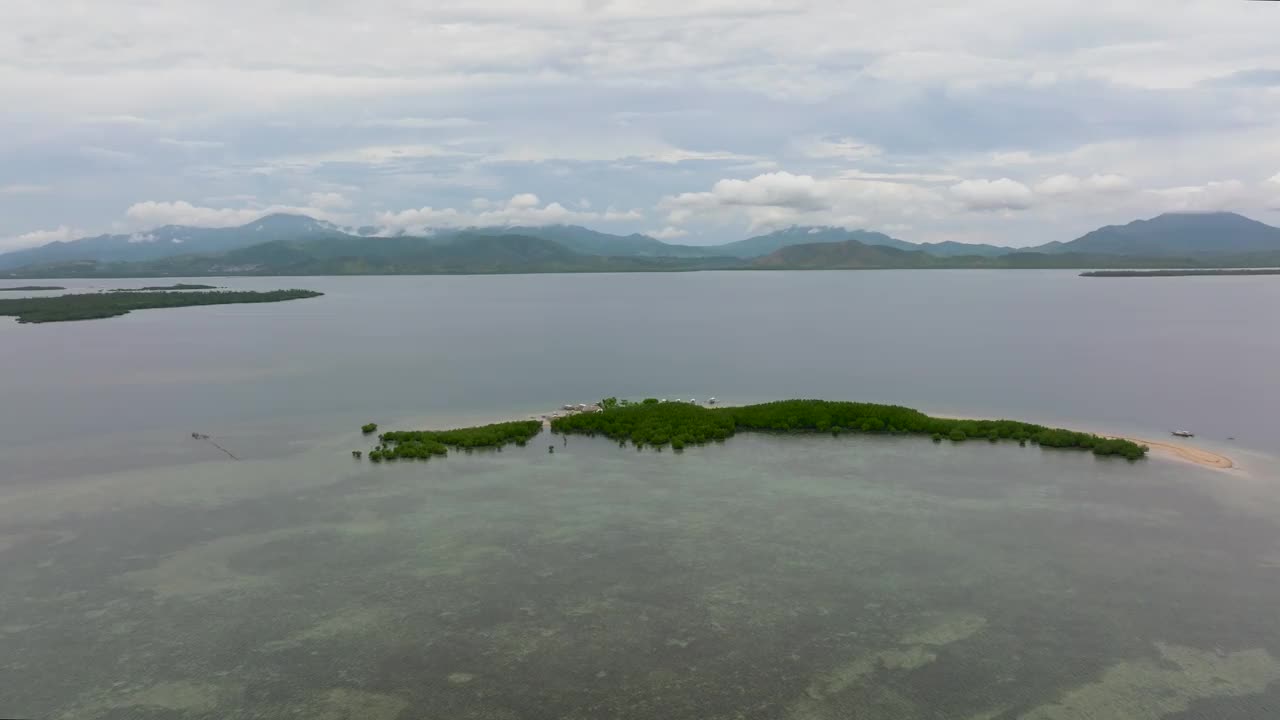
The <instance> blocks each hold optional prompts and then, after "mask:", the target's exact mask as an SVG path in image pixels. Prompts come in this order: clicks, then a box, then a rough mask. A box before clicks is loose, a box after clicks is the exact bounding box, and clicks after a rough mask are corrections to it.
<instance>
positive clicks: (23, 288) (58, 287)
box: [0, 285, 66, 292]
mask: <svg viewBox="0 0 1280 720" xmlns="http://www.w3.org/2000/svg"><path fill="white" fill-rule="evenodd" d="M40 290H66V288H64V287H62V286H61V285H22V286H19V287H0V292H37V291H40Z"/></svg>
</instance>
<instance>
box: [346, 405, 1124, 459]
mask: <svg viewBox="0 0 1280 720" xmlns="http://www.w3.org/2000/svg"><path fill="white" fill-rule="evenodd" d="M581 407H588V406H581ZM550 422H551V431H552V432H554V433H560V434H564V435H571V434H577V435H587V436H592V437H594V436H595V435H603V436H605V437H607V438H609V439H611V440H615V441H617V442H618V443H619V444H622V445H625V444H626V443H628V442H630V443H631V444H632V445H634V446H635V447H636V448H637V449H642V448H644V447H650V448H653V449H656V450H660V449H662V448H663V447H666V446H668V445H669V446H671V448H672V449H673V450H677V451H680V450H684V449H685V448H686V447H689V446H691V445H703V444H706V443H708V442H713V441H722V440H727V439H728V438H731V437H733V436H734V435H735V434H737V433H739V432H770V433H831V434H832V435H833V436H836V437H838V436H840V435H842V434H845V433H863V434H888V435H924V436H929V437H932V439H933V441H934V442H935V443H940V442H942V441H943V440H944V439H947V440H950V441H952V442H956V443H959V442H965V441H966V440H969V439H986V440H988V441H989V442H991V443H999V442H1002V441H1009V442H1016V443H1018V444H1019V445H1021V446H1026V444H1027V443H1031V444H1033V445H1039V446H1040V447H1044V448H1062V449H1075V450H1091V451H1093V454H1094V455H1098V456H1117V457H1122V458H1125V459H1128V460H1138V459H1140V458H1142V457H1144V456H1145V455H1146V454H1147V447H1146V446H1145V445H1140V444H1138V443H1135V442H1133V441H1130V440H1125V439H1122V438H1109V437H1103V436H1100V435H1094V434H1092V433H1085V432H1076V431H1074V430H1064V429H1061V428H1050V427H1046V426H1044V425H1036V424H1033V423H1025V422H1019V421H1016V420H964V419H956V418H938V417H931V416H929V415H926V414H924V413H922V412H920V411H919V410H913V409H911V408H906V407H900V406H897V405H878V404H874V403H858V402H834V401H827V400H784V401H780V402H771V403H763V404H759V405H742V406H737V407H732V406H730V407H703V406H701V405H697V404H694V403H686V402H666V401H661V400H658V399H656V398H649V399H647V400H643V401H640V402H629V401H627V400H618V399H617V398H606V399H604V400H602V401H601V402H600V403H599V404H598V405H593V406H590V409H588V410H586V411H577V412H572V413H570V414H567V415H563V416H558V417H555V418H553V419H551V421H550ZM541 429H542V423H541V422H539V421H537V420H530V421H523V422H510V423H499V424H496V425H484V426H481V427H473V428H461V429H457V430H442V431H415V432H388V433H383V434H382V435H380V436H379V440H380V441H381V443H380V444H379V445H378V447H377V448H375V449H374V450H373V451H372V452H370V453H369V458H370V459H371V460H373V461H374V462H381V461H383V460H396V459H400V458H415V459H424V460H425V459H428V458H431V457H433V456H438V455H445V454H447V452H448V448H450V447H454V448H467V449H471V448H495V449H501V448H502V447H503V446H505V445H508V444H511V443H515V444H517V445H520V446H524V445H525V444H526V443H527V442H528V441H529V440H530V439H532V438H533V437H534V436H535V435H537V434H538V433H539V432H540V431H541ZM552 450H553V451H554V446H552Z"/></svg>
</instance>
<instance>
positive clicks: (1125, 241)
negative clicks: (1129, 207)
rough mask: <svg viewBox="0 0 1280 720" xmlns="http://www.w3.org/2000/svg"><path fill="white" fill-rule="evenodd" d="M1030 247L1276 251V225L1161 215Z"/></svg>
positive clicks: (1110, 251) (1279, 238) (1173, 252)
mask: <svg viewBox="0 0 1280 720" xmlns="http://www.w3.org/2000/svg"><path fill="white" fill-rule="evenodd" d="M1030 249H1031V250H1035V251H1037V252H1047V253H1065V252H1078V253H1097V254H1106V255H1146V256H1151V257H1168V256H1199V255H1225V254H1243V253H1268V252H1280V228H1277V227H1272V226H1271V225H1267V224H1265V223H1261V222H1258V221H1257V220H1251V219H1249V218H1247V217H1245V216H1243V215H1237V214H1236V213H1229V212H1216V213H1166V214H1164V215H1159V216H1157V217H1154V218H1151V219H1150V220H1135V221H1133V222H1131V223H1129V224H1128V225H1108V226H1106V227H1104V228H1099V229H1097V230H1094V231H1093V232H1090V233H1087V234H1085V235H1083V236H1081V237H1079V238H1077V239H1075V240H1072V241H1070V242H1065V243H1056V242H1055V243H1048V244H1046V245H1041V246H1040V247H1037V248H1030Z"/></svg>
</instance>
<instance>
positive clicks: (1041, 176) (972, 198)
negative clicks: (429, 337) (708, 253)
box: [0, 0, 1280, 249]
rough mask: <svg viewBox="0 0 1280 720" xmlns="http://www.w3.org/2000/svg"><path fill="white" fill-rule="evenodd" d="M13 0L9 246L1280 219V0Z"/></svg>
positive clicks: (995, 231) (674, 235)
mask: <svg viewBox="0 0 1280 720" xmlns="http://www.w3.org/2000/svg"><path fill="white" fill-rule="evenodd" d="M942 5H944V4H942V3H925V2H918V1H917V0H896V1H895V2H869V1H865V0H431V1H430V2H422V1H421V0H364V1H363V2H349V1H347V0H344V1H343V2H335V1H334V0H218V1H217V2H214V1H212V0H202V1H194V0H113V1H112V2H109V3H105V2H94V1H90V0H56V1H52V2H51V1H49V0H0V25H3V27H4V28H5V29H6V31H5V32H3V33H0V97H3V98H4V105H5V109H4V112H3V113H0V210H2V212H0V249H12V248H16V247H23V246H29V245H34V244H41V243H43V242H48V241H50V240H56V239H65V238H69V237H75V236H80V235H84V234H89V233H98V232H104V231H131V230H137V229H143V228H148V227H152V226H156V225H162V224H167V223H180V224H191V225H203V226H228V225H235V224H240V223H243V222H246V221H249V220H252V219H254V218H256V217H257V216H259V215H261V214H263V213H265V212H268V211H276V210H291V211H297V212H305V213H308V214H311V215H314V216H317V217H322V218H326V219H329V220H332V221H335V222H339V223H343V224H350V225H376V226H378V227H380V228H383V229H385V230H387V231H389V232H394V231H400V230H405V231H413V232H418V231H421V230H424V229H427V228H432V227H451V226H460V225H501V224H542V223H557V222H565V223H577V224H583V225H588V226H591V227H595V228H598V229H601V230H606V231H611V232H636V231H639V232H648V233H651V234H654V235H656V236H658V237H662V238H667V239H673V240H678V241H679V242H686V243H691V244H707V243H713V242H722V241H725V240H732V239H738V238H741V237H744V236H746V235H747V234H750V233H754V232H761V231H767V230H770V229H774V228H778V227H785V226H789V225H792V224H801V225H842V226H847V227H851V228H870V229H876V230H882V231H885V232H889V233H891V234H894V235H896V236H898V237H902V238H904V239H908V240H914V241H922V242H936V241H941V240H959V241H970V242H996V243H1001V244H1009V245H1031V244H1038V243H1041V242H1045V241H1048V240H1067V239H1070V238H1072V237H1075V236H1077V235H1079V234H1080V233H1082V232H1084V231H1086V230H1089V229H1091V228H1093V227H1096V226H1098V225H1100V224H1106V223H1113V222H1127V221H1128V220H1131V219H1134V218H1138V217H1148V216H1151V215H1155V214H1158V213H1160V212H1165V211H1170V210H1218V209H1229V210H1236V211H1239V212H1243V213H1245V214H1248V215H1250V216H1252V217H1255V218H1258V219H1260V220H1264V221H1268V222H1272V223H1280V42H1277V40H1276V38H1277V37H1280V3H1268V2H1245V1H1244V0H1191V1H1182V0H1143V1H1141V2H1139V1H1136V0H1111V1H1109V2H1105V3H1090V2H1080V1H1079V0H1072V1H1071V2H1056V1H1051V2H1041V1H1039V0H1036V1H1034V2H1027V1H1026V0H968V1H967V2H965V3H950V4H946V5H949V6H950V7H941V6H942Z"/></svg>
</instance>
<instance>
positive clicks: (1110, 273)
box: [1080, 268, 1280, 277]
mask: <svg viewBox="0 0 1280 720" xmlns="http://www.w3.org/2000/svg"><path fill="white" fill-rule="evenodd" d="M1214 275H1280V269H1277V268H1258V269H1252V270H1225V269H1224V270H1094V271H1092V272H1083V273H1080V277H1200V276H1214Z"/></svg>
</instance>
